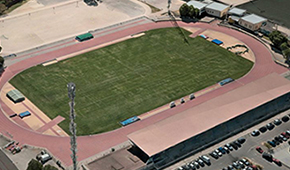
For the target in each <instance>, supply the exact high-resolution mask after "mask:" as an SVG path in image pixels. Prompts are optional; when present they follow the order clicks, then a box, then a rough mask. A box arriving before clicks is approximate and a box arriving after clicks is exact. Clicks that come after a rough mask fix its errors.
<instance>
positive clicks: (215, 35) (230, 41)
mask: <svg viewBox="0 0 290 170" xmlns="http://www.w3.org/2000/svg"><path fill="white" fill-rule="evenodd" d="M202 34H203V35H206V36H207V37H209V38H208V40H209V41H211V40H213V39H219V40H221V41H223V44H222V45H221V47H223V48H227V47H231V46H234V45H237V44H240V45H242V44H244V43H243V42H241V41H240V40H238V39H235V38H233V37H231V36H229V35H226V34H224V33H221V32H216V31H213V30H206V31H204V32H202ZM244 45H246V44H244ZM243 51H244V50H243ZM241 56H242V57H244V58H246V59H248V60H250V61H252V62H255V55H254V53H253V51H252V50H251V49H250V48H249V52H248V53H245V54H241Z"/></svg>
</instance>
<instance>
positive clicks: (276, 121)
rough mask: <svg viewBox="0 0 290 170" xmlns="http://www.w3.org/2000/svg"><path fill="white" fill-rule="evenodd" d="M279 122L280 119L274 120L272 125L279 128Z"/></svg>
mask: <svg viewBox="0 0 290 170" xmlns="http://www.w3.org/2000/svg"><path fill="white" fill-rule="evenodd" d="M281 123H282V122H281V120H280V119H276V120H274V124H275V125H276V126H279V125H281Z"/></svg>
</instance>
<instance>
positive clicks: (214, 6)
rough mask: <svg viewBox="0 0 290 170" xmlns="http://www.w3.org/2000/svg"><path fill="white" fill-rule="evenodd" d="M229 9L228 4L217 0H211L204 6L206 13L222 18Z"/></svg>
mask: <svg viewBox="0 0 290 170" xmlns="http://www.w3.org/2000/svg"><path fill="white" fill-rule="evenodd" d="M229 9H230V6H228V5H224V4H221V3H217V2H213V3H211V4H209V5H208V6H206V7H205V11H206V13H207V14H209V15H212V16H215V17H218V18H222V17H223V16H225V15H226V14H227V12H228V10H229Z"/></svg>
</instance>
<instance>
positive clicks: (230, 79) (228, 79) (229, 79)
mask: <svg viewBox="0 0 290 170" xmlns="http://www.w3.org/2000/svg"><path fill="white" fill-rule="evenodd" d="M232 81H234V79H232V78H226V79H224V80H222V81H220V82H219V85H221V86H223V85H226V84H228V83H230V82H232Z"/></svg>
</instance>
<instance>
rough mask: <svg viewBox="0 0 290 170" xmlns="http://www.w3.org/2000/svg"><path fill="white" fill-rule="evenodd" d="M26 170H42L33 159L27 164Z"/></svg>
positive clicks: (38, 163) (39, 164)
mask: <svg viewBox="0 0 290 170" xmlns="http://www.w3.org/2000/svg"><path fill="white" fill-rule="evenodd" d="M26 170H42V164H41V163H40V162H38V161H37V160H35V159H32V160H31V161H30V162H29V163H28V167H27V169H26Z"/></svg>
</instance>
